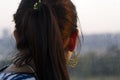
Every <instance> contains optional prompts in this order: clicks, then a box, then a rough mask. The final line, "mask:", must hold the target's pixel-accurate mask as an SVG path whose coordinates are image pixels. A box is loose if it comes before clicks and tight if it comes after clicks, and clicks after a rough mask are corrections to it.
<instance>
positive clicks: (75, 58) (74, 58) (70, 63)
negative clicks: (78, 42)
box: [66, 51, 78, 68]
mask: <svg viewBox="0 0 120 80" xmlns="http://www.w3.org/2000/svg"><path fill="white" fill-rule="evenodd" d="M66 64H67V65H68V66H70V67H71V68H74V67H75V66H76V65H77V64H78V55H77V54H76V53H75V51H73V53H72V57H71V59H70V60H66Z"/></svg>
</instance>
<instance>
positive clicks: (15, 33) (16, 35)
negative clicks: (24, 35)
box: [13, 30, 18, 42]
mask: <svg viewBox="0 0 120 80" xmlns="http://www.w3.org/2000/svg"><path fill="white" fill-rule="evenodd" d="M13 33H14V37H15V39H16V42H18V34H17V31H16V30H14V32H13Z"/></svg>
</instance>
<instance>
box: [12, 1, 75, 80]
mask: <svg viewBox="0 0 120 80" xmlns="http://www.w3.org/2000/svg"><path fill="white" fill-rule="evenodd" d="M36 2H38V0H22V1H21V3H20V5H19V7H18V9H17V12H16V13H15V15H14V20H15V24H16V25H15V28H16V31H17V33H18V36H19V41H18V43H17V49H18V50H19V51H20V53H18V55H17V57H16V60H15V64H16V65H18V66H20V65H22V63H23V62H26V63H28V62H30V61H31V60H32V59H33V61H34V63H35V67H36V73H37V76H38V78H39V80H69V75H68V72H67V68H66V63H65V62H66V61H65V53H64V51H65V49H64V48H63V43H64V41H65V39H66V38H68V37H70V35H71V33H72V32H74V33H75V32H76V28H77V13H76V8H75V6H74V5H73V3H72V2H71V1H70V0H42V2H41V3H39V5H38V9H37V10H34V9H33V6H34V4H35V3H36Z"/></svg>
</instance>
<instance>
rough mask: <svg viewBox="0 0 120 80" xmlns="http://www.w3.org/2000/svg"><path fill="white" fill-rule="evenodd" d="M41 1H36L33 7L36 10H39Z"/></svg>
mask: <svg viewBox="0 0 120 80" xmlns="http://www.w3.org/2000/svg"><path fill="white" fill-rule="evenodd" d="M39 3H41V0H39V1H38V2H36V3H35V4H34V7H33V9H34V10H37V9H38V6H39Z"/></svg>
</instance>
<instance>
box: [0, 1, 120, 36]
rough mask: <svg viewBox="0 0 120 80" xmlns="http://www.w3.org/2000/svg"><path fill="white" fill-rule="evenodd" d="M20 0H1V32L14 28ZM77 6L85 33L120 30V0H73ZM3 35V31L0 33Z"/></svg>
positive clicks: (116, 31)
mask: <svg viewBox="0 0 120 80" xmlns="http://www.w3.org/2000/svg"><path fill="white" fill-rule="evenodd" d="M19 1H20V0H1V1H0V32H1V30H3V28H9V29H10V30H11V31H12V30H13V28H14V23H13V22H12V15H13V14H14V13H15V11H16V9H17V6H18V4H19ZM72 1H73V2H74V4H75V5H76V7H77V12H78V15H79V19H80V23H81V26H82V30H83V33H87V34H93V33H118V32H120V0H72ZM0 35H1V33H0Z"/></svg>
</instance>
